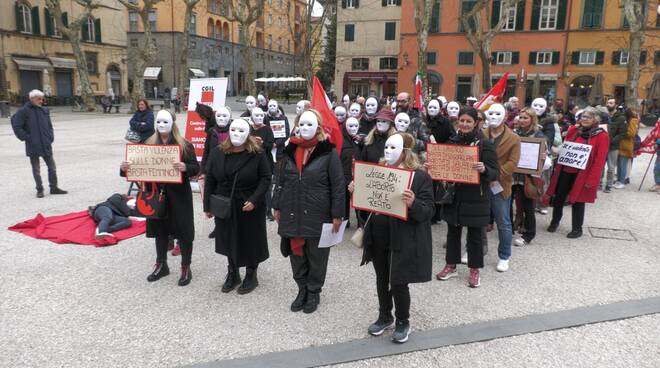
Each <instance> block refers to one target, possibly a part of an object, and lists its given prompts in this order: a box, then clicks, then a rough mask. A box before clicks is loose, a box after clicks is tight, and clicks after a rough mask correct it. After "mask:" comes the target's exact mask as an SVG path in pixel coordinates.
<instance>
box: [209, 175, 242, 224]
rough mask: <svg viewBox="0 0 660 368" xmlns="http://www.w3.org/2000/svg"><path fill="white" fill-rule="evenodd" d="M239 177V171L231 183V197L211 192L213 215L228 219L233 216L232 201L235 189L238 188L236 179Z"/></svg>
mask: <svg viewBox="0 0 660 368" xmlns="http://www.w3.org/2000/svg"><path fill="white" fill-rule="evenodd" d="M237 178H238V173H236V174H235V175H234V183H233V184H232V185H231V193H230V194H229V197H227V196H223V195H221V194H211V203H210V204H211V213H212V214H213V216H215V217H217V218H219V219H221V220H227V219H228V218H230V217H231V201H232V199H233V197H234V189H235V188H236V179H237Z"/></svg>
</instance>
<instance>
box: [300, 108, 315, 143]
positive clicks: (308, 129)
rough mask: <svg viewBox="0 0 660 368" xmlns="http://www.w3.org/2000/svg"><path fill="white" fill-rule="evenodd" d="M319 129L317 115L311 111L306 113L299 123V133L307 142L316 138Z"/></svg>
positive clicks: (301, 116)
mask: <svg viewBox="0 0 660 368" xmlns="http://www.w3.org/2000/svg"><path fill="white" fill-rule="evenodd" d="M318 128H319V121H318V119H317V118H316V114H314V113H313V112H311V111H305V112H303V113H302V115H300V120H299V121H298V131H299V132H300V137H301V138H302V139H304V140H306V141H308V140H310V139H312V138H314V137H315V136H316V132H317V131H318Z"/></svg>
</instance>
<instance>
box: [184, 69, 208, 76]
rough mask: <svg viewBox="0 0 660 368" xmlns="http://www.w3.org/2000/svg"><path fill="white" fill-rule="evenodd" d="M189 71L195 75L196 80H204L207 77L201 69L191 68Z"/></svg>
mask: <svg viewBox="0 0 660 368" xmlns="http://www.w3.org/2000/svg"><path fill="white" fill-rule="evenodd" d="M188 70H190V72H191V73H193V75H194V76H195V77H196V78H204V77H206V74H205V73H204V72H203V71H202V70H200V69H195V68H190V69H188Z"/></svg>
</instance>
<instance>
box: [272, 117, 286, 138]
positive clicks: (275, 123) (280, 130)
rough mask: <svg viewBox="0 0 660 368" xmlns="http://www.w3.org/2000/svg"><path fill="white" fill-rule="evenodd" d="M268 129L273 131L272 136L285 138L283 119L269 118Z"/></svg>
mask: <svg viewBox="0 0 660 368" xmlns="http://www.w3.org/2000/svg"><path fill="white" fill-rule="evenodd" d="M270 129H271V130H272V131H273V137H275V138H286V125H284V120H271V121H270Z"/></svg>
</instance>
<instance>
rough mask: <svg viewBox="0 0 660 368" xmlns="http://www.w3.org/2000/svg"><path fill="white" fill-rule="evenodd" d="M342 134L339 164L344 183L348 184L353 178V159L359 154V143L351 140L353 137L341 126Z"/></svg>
mask: <svg viewBox="0 0 660 368" xmlns="http://www.w3.org/2000/svg"><path fill="white" fill-rule="evenodd" d="M341 130H342V134H343V136H344V140H343V143H342V145H341V155H340V157H341V165H342V167H343V169H344V184H346V185H348V183H350V182H351V181H352V180H353V160H357V159H358V158H359V154H360V145H358V144H357V143H355V141H353V137H351V136H350V135H348V132H347V131H346V129H344V128H343V127H342V128H341Z"/></svg>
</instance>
